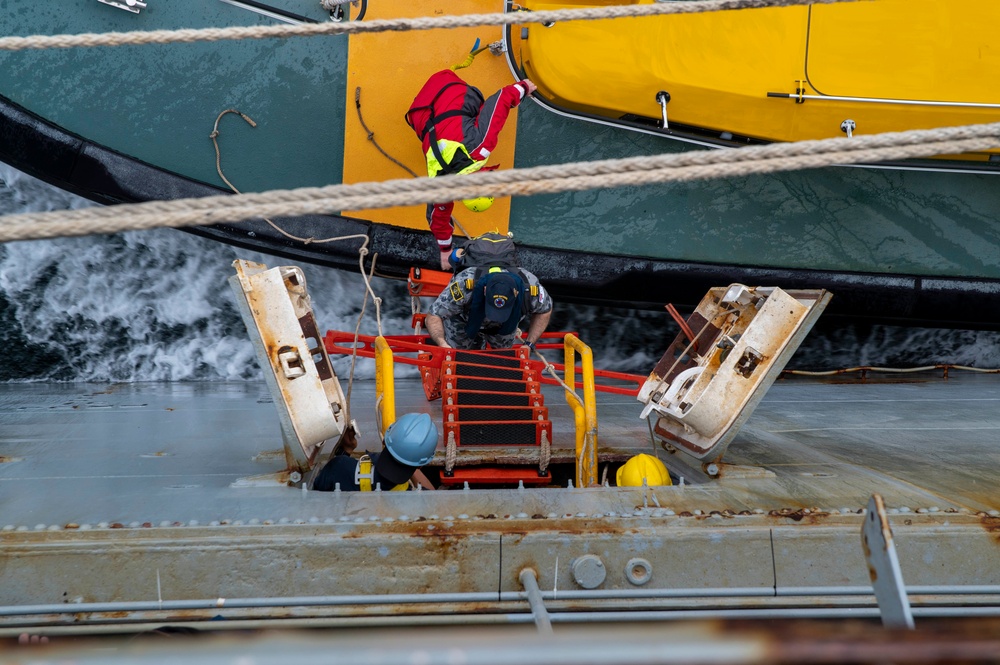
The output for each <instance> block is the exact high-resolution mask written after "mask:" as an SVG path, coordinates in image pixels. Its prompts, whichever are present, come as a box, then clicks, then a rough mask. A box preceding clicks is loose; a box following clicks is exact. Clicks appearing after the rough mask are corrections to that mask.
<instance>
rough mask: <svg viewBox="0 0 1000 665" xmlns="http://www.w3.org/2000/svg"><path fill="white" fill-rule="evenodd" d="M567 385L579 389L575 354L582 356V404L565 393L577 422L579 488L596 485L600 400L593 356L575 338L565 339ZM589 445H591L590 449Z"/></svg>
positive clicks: (574, 394) (566, 337) (577, 398)
mask: <svg viewBox="0 0 1000 665" xmlns="http://www.w3.org/2000/svg"><path fill="white" fill-rule="evenodd" d="M563 340H564V341H563V349H564V351H565V366H566V370H565V372H566V385H567V386H569V387H570V388H575V387H576V354H577V353H579V354H580V361H581V363H582V366H581V368H580V374H581V375H582V376H583V403H582V404H581V403H580V398H579V397H578V396H577V395H576V393H574V392H571V391H569V390H567V391H566V403H567V404H569V405H570V407H572V409H573V415H574V417H575V421H576V486H577V487H592V486H594V485H596V484H597V397H596V393H595V390H594V353H593V351H591V350H590V347H589V346H587V345H586V344H584V343H583V342H581V341H580V339H579V338H578V337H577V336H576V335H573V334H568V335H566V336H565V337H564V338H563ZM588 442H589V445H588Z"/></svg>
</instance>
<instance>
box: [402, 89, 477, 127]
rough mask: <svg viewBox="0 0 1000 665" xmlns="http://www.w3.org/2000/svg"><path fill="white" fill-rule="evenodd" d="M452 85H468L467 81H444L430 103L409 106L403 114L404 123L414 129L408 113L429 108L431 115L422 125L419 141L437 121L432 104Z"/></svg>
mask: <svg viewBox="0 0 1000 665" xmlns="http://www.w3.org/2000/svg"><path fill="white" fill-rule="evenodd" d="M453 85H464V86H466V87H468V83H466V82H464V81H449V82H448V83H445V84H444V85H443V86H441V89H440V90H438V91H437V94H436V95H434V98H433V99H431V103H430V104H428V105H427V106H411V107H410V109H409V110H408V111H407V112H406V113H404V114H403V119H404V120H406V124H407V125H409V126H410V129H412V130H413V131H416V129H415V128H414V127H413V121H412V120H410V114H411V113H413V112H414V111H422V110H423V109H428V110H430V112H431V116H430V117H429V118H428V119H427V124H426V125H424V131H423V132H422V133H421V134H420V140H421V141H423V140H424V137H425V136H426V135H427V132H428V131H430V128H431V127H433V126H434V125H435V124H437V121H436V120H435V116H434V104H436V103H437V100H438V98H439V97H440V96H441V95H442V94H443V93H444V91H445V90H447V89H448V88H450V87H451V86H453ZM445 113H454V111H446V112H445ZM444 115H445V114H444V113H442V114H441V116H444ZM456 115H457V114H456Z"/></svg>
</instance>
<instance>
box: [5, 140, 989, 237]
mask: <svg viewBox="0 0 1000 665" xmlns="http://www.w3.org/2000/svg"><path fill="white" fill-rule="evenodd" d="M998 139H1000V123H991V124H984V125H968V126H964V127H946V128H940V129H934V130H911V131H906V132H891V133H887V134H874V135H871V136H865V137H855V138H852V139H846V138H834V139H824V140H819V141H800V142H797V143H780V144H771V145H766V146H753V147H745V148H729V149H721V150H700V151H691V152H684V153H675V154H666V155H653V156H643V157H630V158H625V159H613V160H600V161H594V162H576V163H570V164H562V165H555V166H538V167H533V168H525V169H511V170H506V171H491V172H488V173H482V172H479V173H472V174H469V175H464V176H461V177H454V176H444V177H438V178H413V179H407V180H388V181H385V182H370V183H358V184H353V185H330V186H327V187H318V188H316V187H313V188H309V187H307V188H301V189H293V190H274V191H270V192H263V193H257V194H238V195H235V196H229V195H227V196H218V197H204V198H196V199H177V200H173V201H150V202H146V203H137V204H129V205H117V206H106V207H94V208H83V209H79V210H71V211H58V212H53V213H24V214H19V215H8V216H5V217H3V218H2V219H0V241H8V240H27V239H38V238H53V237H59V236H76V235H85V234H88V233H117V232H120V231H125V230H146V229H151V228H158V227H172V228H177V227H184V226H199V225H210V224H220V223H223V222H237V221H241V220H245V219H247V218H259V217H266V216H269V215H285V216H296V215H309V214H332V213H336V212H337V211H340V210H367V209H377V208H389V207H396V206H407V205H417V204H421V203H424V204H426V203H433V202H435V201H457V200H461V199H467V198H475V197H477V196H483V195H488V196H494V197H496V196H530V195H535V194H554V193H558V192H568V191H583V190H588V189H608V188H613V187H624V186H638V185H649V184H654V183H664V182H690V181H695V180H706V179H713V178H721V177H732V176H747V175H751V174H762V173H775V172H780V171H793V170H799V169H806V168H820V167H824V166H834V165H843V164H857V163H865V164H868V163H877V162H880V161H887V160H902V159H912V158H915V157H929V156H933V155H941V154H955V153H960V152H975V151H982V150H987V149H990V148H993V147H996V146H997V145H998V144H1000V140H998ZM314 242H315V241H314Z"/></svg>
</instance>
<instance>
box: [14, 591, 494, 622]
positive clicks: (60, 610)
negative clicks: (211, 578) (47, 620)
mask: <svg viewBox="0 0 1000 665" xmlns="http://www.w3.org/2000/svg"><path fill="white" fill-rule="evenodd" d="M497 600H499V599H498V596H497V594H496V593H494V592H489V593H427V594H421V593H409V594H383V595H356V596H290V597H286V598H216V599H196V600H164V601H156V600H150V601H143V600H139V601H128V602H114V603H74V604H72V605H68V604H66V603H59V604H50V605H22V606H18V605H6V606H3V607H0V617H2V616H19V615H25V614H64V613H66V612H70V613H78V612H141V611H148V610H160V609H163V610H201V609H220V608H224V607H225V608H253V607H265V608H270V607H289V606H300V607H310V606H312V607H322V606H336V605H391V604H401V605H403V604H420V603H476V602H487V603H488V602H494V601H497Z"/></svg>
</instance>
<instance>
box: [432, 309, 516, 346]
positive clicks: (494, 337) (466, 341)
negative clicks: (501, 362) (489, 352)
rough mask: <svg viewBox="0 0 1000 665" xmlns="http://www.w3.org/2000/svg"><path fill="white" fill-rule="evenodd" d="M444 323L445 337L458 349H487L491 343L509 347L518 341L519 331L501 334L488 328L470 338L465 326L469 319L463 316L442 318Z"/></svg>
mask: <svg viewBox="0 0 1000 665" xmlns="http://www.w3.org/2000/svg"><path fill="white" fill-rule="evenodd" d="M441 322H442V324H443V325H444V338H445V341H447V342H448V343H449V344H451V345H452V347H454V348H456V349H485V348H486V345H487V344H489V345H490V348H493V349H509V348H511V347H512V346H514V344H515V342H516V341H517V333H516V332H514V333H511V334H509V335H499V334H497V333H491V332H489V331H488V330H480V331H479V334H478V335H476V336H475V338H469V336H468V335H466V334H465V326H466V325H467V323H468V321H466V320H465V318H464V317H461V316H453V317H450V318H447V319H442V321H441Z"/></svg>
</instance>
